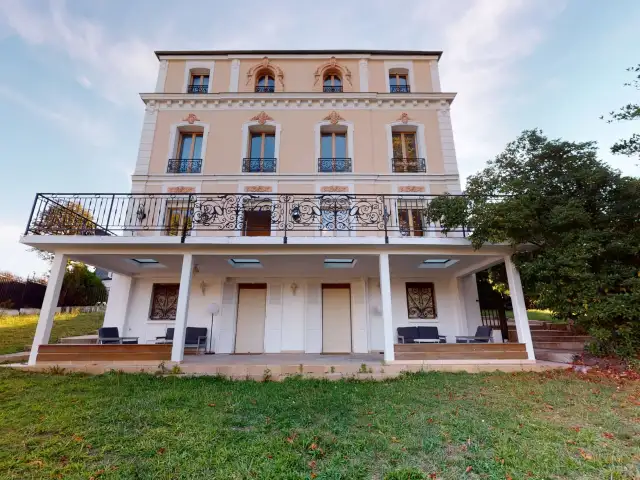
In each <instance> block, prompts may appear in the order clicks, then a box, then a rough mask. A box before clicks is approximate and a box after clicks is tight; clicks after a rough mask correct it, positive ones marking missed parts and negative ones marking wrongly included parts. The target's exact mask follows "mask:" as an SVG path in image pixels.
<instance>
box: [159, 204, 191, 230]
mask: <svg viewBox="0 0 640 480" xmlns="http://www.w3.org/2000/svg"><path fill="white" fill-rule="evenodd" d="M184 203H187V202H186V201H185V202H184ZM192 214H193V212H192V211H191V209H190V208H189V207H187V206H184V205H167V213H166V216H165V218H166V220H165V227H166V229H167V235H172V236H178V235H182V232H183V231H184V229H185V227H186V229H187V235H189V234H190V233H191V228H192V226H193V224H192ZM185 223H186V225H185Z"/></svg>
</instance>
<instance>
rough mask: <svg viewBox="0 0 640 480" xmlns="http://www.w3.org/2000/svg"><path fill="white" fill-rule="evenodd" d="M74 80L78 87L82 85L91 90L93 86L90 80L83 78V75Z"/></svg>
mask: <svg viewBox="0 0 640 480" xmlns="http://www.w3.org/2000/svg"><path fill="white" fill-rule="evenodd" d="M76 80H77V81H78V83H79V84H80V85H82V86H83V87H84V88H87V89H88V88H91V86H92V85H93V84H92V83H91V80H89V79H88V78H87V77H85V76H84V75H80V76H79V77H78V78H76Z"/></svg>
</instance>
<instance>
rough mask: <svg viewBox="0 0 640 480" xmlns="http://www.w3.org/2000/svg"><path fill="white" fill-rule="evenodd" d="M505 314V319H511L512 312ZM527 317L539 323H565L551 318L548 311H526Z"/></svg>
mask: <svg viewBox="0 0 640 480" xmlns="http://www.w3.org/2000/svg"><path fill="white" fill-rule="evenodd" d="M506 314H507V318H513V310H507V312H506ZM527 317H529V320H540V321H541V322H550V323H566V322H565V321H563V320H559V319H557V318H554V317H552V316H551V311H549V310H536V309H530V310H527Z"/></svg>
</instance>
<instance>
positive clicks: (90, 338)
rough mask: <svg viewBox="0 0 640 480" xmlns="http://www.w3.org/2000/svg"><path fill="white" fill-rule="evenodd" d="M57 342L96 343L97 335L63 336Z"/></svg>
mask: <svg viewBox="0 0 640 480" xmlns="http://www.w3.org/2000/svg"><path fill="white" fill-rule="evenodd" d="M58 343H65V344H67V343H71V344H74V345H91V344H94V343H98V335H78V336H77V337H63V338H61V339H60V340H59V341H58Z"/></svg>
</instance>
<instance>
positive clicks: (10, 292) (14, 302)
mask: <svg viewBox="0 0 640 480" xmlns="http://www.w3.org/2000/svg"><path fill="white" fill-rule="evenodd" d="M46 289H47V286H46V285H45V284H42V283H39V282H34V281H32V280H29V279H27V280H26V281H20V280H12V279H7V278H3V277H0V308H5V309H10V310H20V309H23V308H35V309H39V308H40V307H42V301H43V300H44V293H45V291H46ZM108 297H109V292H108V291H107V290H106V289H105V288H104V287H102V288H83V289H74V290H73V291H71V290H68V289H66V288H65V287H64V285H63V287H62V291H61V292H60V297H59V299H58V306H59V307H91V306H95V305H99V304H101V303H103V302H106V301H107V299H108Z"/></svg>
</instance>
